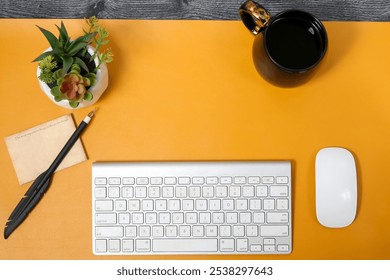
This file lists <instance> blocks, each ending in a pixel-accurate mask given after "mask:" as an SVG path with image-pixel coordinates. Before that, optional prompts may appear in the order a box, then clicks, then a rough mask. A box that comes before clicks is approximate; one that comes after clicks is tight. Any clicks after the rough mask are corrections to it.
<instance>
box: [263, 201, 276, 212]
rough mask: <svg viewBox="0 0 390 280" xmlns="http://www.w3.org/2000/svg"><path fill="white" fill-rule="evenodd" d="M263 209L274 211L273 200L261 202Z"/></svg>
mask: <svg viewBox="0 0 390 280" xmlns="http://www.w3.org/2000/svg"><path fill="white" fill-rule="evenodd" d="M263 209H264V210H274V209H275V200H274V199H264V200H263Z"/></svg>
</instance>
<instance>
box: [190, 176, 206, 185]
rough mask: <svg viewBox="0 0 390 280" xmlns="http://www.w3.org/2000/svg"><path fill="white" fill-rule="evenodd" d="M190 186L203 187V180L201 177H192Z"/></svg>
mask: <svg viewBox="0 0 390 280" xmlns="http://www.w3.org/2000/svg"><path fill="white" fill-rule="evenodd" d="M192 184H194V185H203V184H204V178H203V177H194V178H192Z"/></svg>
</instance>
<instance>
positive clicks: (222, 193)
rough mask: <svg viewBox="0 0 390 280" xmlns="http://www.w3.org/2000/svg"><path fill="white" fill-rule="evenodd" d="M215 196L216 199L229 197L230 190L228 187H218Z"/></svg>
mask: <svg viewBox="0 0 390 280" xmlns="http://www.w3.org/2000/svg"><path fill="white" fill-rule="evenodd" d="M215 196H216V197H227V196H228V188H227V187H226V186H222V187H216V188H215Z"/></svg>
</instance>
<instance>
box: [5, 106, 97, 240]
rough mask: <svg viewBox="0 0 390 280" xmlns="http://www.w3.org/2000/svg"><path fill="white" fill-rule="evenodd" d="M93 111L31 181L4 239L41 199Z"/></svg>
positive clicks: (8, 222) (9, 220)
mask: <svg viewBox="0 0 390 280" xmlns="http://www.w3.org/2000/svg"><path fill="white" fill-rule="evenodd" d="M94 113H95V110H93V111H91V112H90V113H89V114H88V115H87V116H86V117H85V118H84V120H83V121H82V122H81V123H80V125H79V126H78V127H77V129H76V130H75V132H73V134H72V136H71V137H70V138H69V140H68V142H66V144H65V146H64V147H63V148H62V150H61V151H60V153H59V154H58V155H57V157H56V158H55V159H54V161H53V163H52V164H51V165H50V167H49V168H48V169H47V170H46V171H45V172H43V173H42V174H41V175H39V176H38V177H37V178H36V179H35V181H34V182H33V183H32V185H31V187H30V188H29V189H28V191H27V192H26V194H25V195H24V197H23V198H22V199H21V200H20V202H19V203H18V205H17V206H16V208H15V209H14V211H13V212H12V213H11V216H10V217H9V218H8V221H7V223H6V225H5V229H4V239H7V238H8V237H9V236H10V235H11V233H12V232H13V231H14V230H15V229H16V228H17V227H18V226H19V225H20V224H21V223H22V222H23V221H24V220H25V219H26V217H27V215H28V214H29V213H30V212H31V211H32V210H33V209H34V207H35V206H36V205H37V204H38V202H39V201H40V200H41V198H42V197H43V195H44V194H45V192H46V191H47V189H48V188H49V186H50V182H51V178H52V176H53V173H54V172H55V171H56V169H57V167H58V166H59V165H60V163H61V162H62V160H63V159H64V158H65V156H66V155H67V154H68V152H69V151H70V149H71V148H72V147H73V145H74V143H76V141H77V140H78V139H79V138H80V135H81V133H82V132H83V130H84V128H85V127H86V126H87V125H88V123H89V121H90V120H91V118H92V116H93V115H94Z"/></svg>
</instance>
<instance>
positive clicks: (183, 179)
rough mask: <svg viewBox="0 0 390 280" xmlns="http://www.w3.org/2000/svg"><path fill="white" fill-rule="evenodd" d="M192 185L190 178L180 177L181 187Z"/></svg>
mask: <svg viewBox="0 0 390 280" xmlns="http://www.w3.org/2000/svg"><path fill="white" fill-rule="evenodd" d="M189 184H191V178H190V177H179V185H189Z"/></svg>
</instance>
